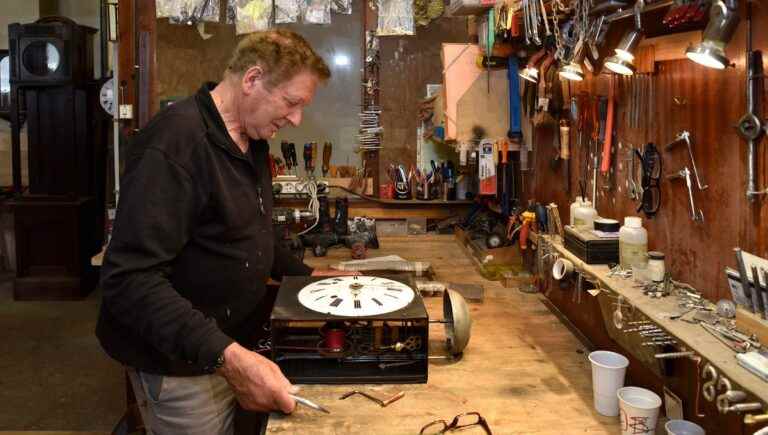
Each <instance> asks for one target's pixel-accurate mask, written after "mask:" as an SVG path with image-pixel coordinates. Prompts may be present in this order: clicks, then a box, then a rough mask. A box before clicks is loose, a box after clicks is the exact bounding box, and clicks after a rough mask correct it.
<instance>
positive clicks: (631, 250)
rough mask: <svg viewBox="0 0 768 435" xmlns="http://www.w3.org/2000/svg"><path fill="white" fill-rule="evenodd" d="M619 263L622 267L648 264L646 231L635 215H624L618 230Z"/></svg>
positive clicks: (643, 266) (629, 267) (640, 220)
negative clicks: (622, 223)
mask: <svg viewBox="0 0 768 435" xmlns="http://www.w3.org/2000/svg"><path fill="white" fill-rule="evenodd" d="M619 263H620V264H621V267H622V268H623V269H631V268H632V266H635V267H640V268H645V267H646V266H647V264H648V232H647V231H646V230H645V228H643V221H642V219H640V218H639V217H637V216H627V217H625V218H624V225H623V226H622V227H621V229H620V230H619Z"/></svg>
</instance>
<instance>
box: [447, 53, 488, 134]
mask: <svg viewBox="0 0 768 435" xmlns="http://www.w3.org/2000/svg"><path fill="white" fill-rule="evenodd" d="M479 54H480V47H479V46H478V45H477V44H443V46H442V54H441V56H442V60H443V84H444V86H445V111H444V113H445V138H446V139H456V132H457V125H456V108H457V105H458V102H459V99H461V97H462V96H463V95H464V93H466V92H467V90H468V89H469V88H470V87H471V86H472V84H473V83H474V82H475V80H476V79H477V78H478V77H479V76H480V74H481V73H482V70H481V69H479V68H478V67H477V64H475V60H476V59H477V56H478V55H479Z"/></svg>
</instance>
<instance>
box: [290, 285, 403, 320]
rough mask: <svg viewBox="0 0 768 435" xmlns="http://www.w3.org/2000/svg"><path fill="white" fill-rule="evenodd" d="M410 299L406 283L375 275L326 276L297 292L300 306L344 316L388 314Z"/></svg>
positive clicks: (401, 306)
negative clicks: (326, 277)
mask: <svg viewBox="0 0 768 435" xmlns="http://www.w3.org/2000/svg"><path fill="white" fill-rule="evenodd" d="M413 298H414V292H413V289H412V288H410V287H408V286H407V285H405V284H402V283H399V282H397V281H392V280H389V279H385V278H378V277H375V276H344V277H337V278H328V279H324V280H322V281H317V282H314V283H312V284H309V285H308V286H306V287H304V288H303V289H301V291H300V292H299V302H300V303H301V305H303V306H304V307H306V308H308V309H310V310H312V311H317V312H319V313H326V314H331V315H334V316H345V317H358V316H375V315H378V314H384V313H390V312H392V311H395V310H399V309H401V308H403V307H406V306H407V305H408V304H410V303H411V301H412V300H413Z"/></svg>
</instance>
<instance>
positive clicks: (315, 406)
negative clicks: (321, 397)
mask: <svg viewBox="0 0 768 435" xmlns="http://www.w3.org/2000/svg"><path fill="white" fill-rule="evenodd" d="M289 396H291V398H292V399H293V400H295V401H296V403H298V404H299V405H304V406H306V407H307V408H312V409H314V410H315V411H320V412H324V413H326V414H330V413H331V411H329V410H327V409H325V408H323V407H322V406H320V405H318V404H317V403H315V402H313V401H311V400H309V399H305V398H303V397H300V396H297V395H295V394H289Z"/></svg>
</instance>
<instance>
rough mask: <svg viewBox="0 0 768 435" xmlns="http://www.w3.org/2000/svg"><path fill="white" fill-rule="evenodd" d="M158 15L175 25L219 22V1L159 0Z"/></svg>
mask: <svg viewBox="0 0 768 435" xmlns="http://www.w3.org/2000/svg"><path fill="white" fill-rule="evenodd" d="M156 15H157V17H158V18H165V17H167V18H168V20H169V21H170V22H171V23H173V24H188V25H193V24H195V23H198V22H201V21H209V22H215V21H219V2H218V0H157V3H156Z"/></svg>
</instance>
